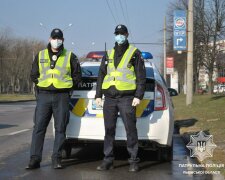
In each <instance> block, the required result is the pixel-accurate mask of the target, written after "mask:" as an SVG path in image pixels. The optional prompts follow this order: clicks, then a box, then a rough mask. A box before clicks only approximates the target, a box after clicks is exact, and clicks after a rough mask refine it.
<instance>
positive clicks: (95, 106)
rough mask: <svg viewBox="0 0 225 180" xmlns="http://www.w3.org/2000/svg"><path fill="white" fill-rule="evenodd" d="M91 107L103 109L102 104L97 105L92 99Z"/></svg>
mask: <svg viewBox="0 0 225 180" xmlns="http://www.w3.org/2000/svg"><path fill="white" fill-rule="evenodd" d="M92 109H93V110H102V109H103V106H99V105H97V104H96V101H95V100H93V101H92Z"/></svg>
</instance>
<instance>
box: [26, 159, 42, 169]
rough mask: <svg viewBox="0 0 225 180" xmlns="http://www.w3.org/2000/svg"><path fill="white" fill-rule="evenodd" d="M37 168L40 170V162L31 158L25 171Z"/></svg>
mask: <svg viewBox="0 0 225 180" xmlns="http://www.w3.org/2000/svg"><path fill="white" fill-rule="evenodd" d="M37 168H40V161H38V160H36V159H34V158H31V159H30V162H29V164H28V166H27V167H26V169H37Z"/></svg>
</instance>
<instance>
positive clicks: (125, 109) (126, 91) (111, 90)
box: [95, 24, 146, 172]
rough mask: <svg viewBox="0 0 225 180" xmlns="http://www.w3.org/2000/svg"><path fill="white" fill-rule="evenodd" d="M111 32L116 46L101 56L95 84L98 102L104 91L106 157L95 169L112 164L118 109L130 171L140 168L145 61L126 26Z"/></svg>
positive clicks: (100, 102) (120, 26) (117, 27)
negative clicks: (138, 114) (139, 116)
mask: <svg viewBox="0 0 225 180" xmlns="http://www.w3.org/2000/svg"><path fill="white" fill-rule="evenodd" d="M114 34H115V41H116V43H115V47H114V48H113V49H112V50H110V51H108V52H107V54H106V56H104V57H103V59H102V62H101V66H100V70H99V76H98V81H97V88H96V96H95V98H96V103H97V104H98V105H101V104H102V95H103V94H104V95H105V102H104V106H103V114H104V123H105V139H104V155H105V157H104V160H103V162H102V164H101V165H100V166H98V167H97V170H108V169H112V168H113V160H114V154H113V142H114V139H115V129H116V121H117V117H118V112H119V113H120V116H121V118H122V120H123V123H124V126H125V129H126V133H127V150H128V152H129V155H130V158H129V160H128V161H129V163H130V167H129V171H131V172H136V171H138V170H139V168H138V164H137V163H138V162H139V158H138V157H137V153H138V136H137V128H136V106H137V105H138V104H139V103H140V100H141V99H142V98H143V96H144V91H145V78H146V72H145V65H144V60H143V59H142V57H141V52H140V51H139V50H138V49H137V48H136V47H134V46H132V45H130V44H129V42H128V40H127V38H128V30H127V27H126V26H125V25H122V24H120V25H118V26H116V29H115V33H114Z"/></svg>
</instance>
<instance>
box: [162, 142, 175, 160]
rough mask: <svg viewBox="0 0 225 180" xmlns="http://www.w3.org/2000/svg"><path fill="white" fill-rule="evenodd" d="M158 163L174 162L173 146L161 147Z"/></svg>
mask: <svg viewBox="0 0 225 180" xmlns="http://www.w3.org/2000/svg"><path fill="white" fill-rule="evenodd" d="M158 161H160V162H171V161H173V145H172V146H169V147H159V149H158Z"/></svg>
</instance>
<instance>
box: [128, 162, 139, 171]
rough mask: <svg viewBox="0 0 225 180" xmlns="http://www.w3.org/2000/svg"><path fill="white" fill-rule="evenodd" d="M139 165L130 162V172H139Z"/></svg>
mask: <svg viewBox="0 0 225 180" xmlns="http://www.w3.org/2000/svg"><path fill="white" fill-rule="evenodd" d="M138 171H139V166H138V164H137V163H130V167H129V172H138Z"/></svg>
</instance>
